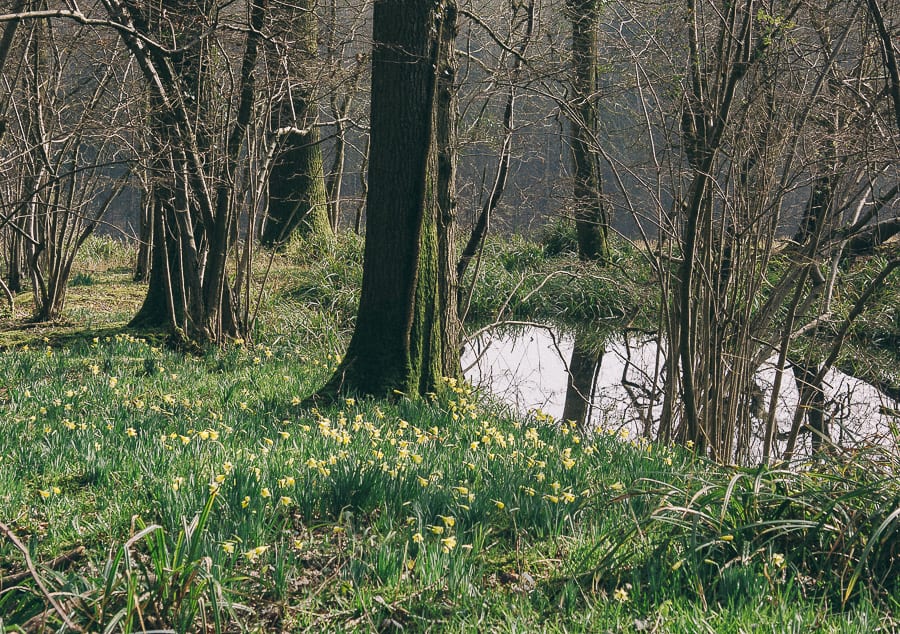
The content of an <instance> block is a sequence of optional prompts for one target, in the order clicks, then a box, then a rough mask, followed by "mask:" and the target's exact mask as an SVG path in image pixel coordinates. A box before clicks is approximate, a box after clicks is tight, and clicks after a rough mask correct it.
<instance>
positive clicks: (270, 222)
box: [260, 104, 331, 247]
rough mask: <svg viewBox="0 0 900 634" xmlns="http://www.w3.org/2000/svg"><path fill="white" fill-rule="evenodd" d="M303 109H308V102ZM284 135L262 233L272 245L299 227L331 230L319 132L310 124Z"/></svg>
mask: <svg viewBox="0 0 900 634" xmlns="http://www.w3.org/2000/svg"><path fill="white" fill-rule="evenodd" d="M295 110H296V111H298V112H299V111H300V110H301V108H298V107H297V106H295ZM302 110H305V111H308V110H309V106H308V104H304V105H303V106H302ZM283 136H284V138H283V140H282V141H281V145H282V148H281V150H280V151H279V152H278V155H277V157H276V158H275V160H274V162H273V164H272V172H271V175H270V176H269V214H268V217H267V219H266V223H265V226H264V227H263V231H262V235H261V236H260V242H262V243H263V244H264V245H265V246H268V247H273V246H277V245H280V244H283V243H284V242H286V241H287V240H288V239H289V238H290V237H291V234H292V233H293V232H294V230H296V229H299V230H300V231H302V232H303V233H305V234H310V233H319V234H321V233H326V234H327V233H331V226H330V225H329V223H328V200H327V197H326V195H325V177H324V174H323V171H322V150H321V147H320V145H319V132H318V130H317V129H315V128H313V127H309V128H307V129H306V131H305V133H303V134H301V133H300V132H298V131H291V132H288V133H286V134H284V135H283Z"/></svg>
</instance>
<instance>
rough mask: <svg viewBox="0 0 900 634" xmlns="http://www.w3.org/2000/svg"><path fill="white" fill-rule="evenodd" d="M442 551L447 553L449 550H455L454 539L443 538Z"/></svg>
mask: <svg viewBox="0 0 900 634" xmlns="http://www.w3.org/2000/svg"><path fill="white" fill-rule="evenodd" d="M441 546H442V550H443V551H444V552H445V553H449V552H450V551H451V550H453V549H454V548H456V538H455V537H454V536H453V535H451V536H450V537H445V538H443V539H442V540H441Z"/></svg>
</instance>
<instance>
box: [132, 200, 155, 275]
mask: <svg viewBox="0 0 900 634" xmlns="http://www.w3.org/2000/svg"><path fill="white" fill-rule="evenodd" d="M152 246H153V192H152V189H148V190H145V191H144V192H143V193H142V194H141V211H140V217H139V219H138V252H137V258H136V260H135V263H134V274H133V275H132V279H133V280H134V281H135V282H146V281H147V280H148V279H149V278H150V264H151V262H150V250H151V248H152Z"/></svg>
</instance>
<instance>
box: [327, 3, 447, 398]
mask: <svg viewBox="0 0 900 634" xmlns="http://www.w3.org/2000/svg"><path fill="white" fill-rule="evenodd" d="M455 18H456V10H455V5H454V4H453V3H452V2H443V3H439V4H431V3H422V2H418V1H417V0H385V1H383V2H379V3H377V4H376V5H375V8H374V16H373V35H374V42H375V44H374V50H373V54H372V93H371V94H372V101H371V156H370V162H369V179H368V180H369V194H368V198H367V212H366V213H367V222H366V226H367V230H366V245H365V260H364V264H363V283H362V294H361V297H360V305H359V312H358V315H357V321H356V328H355V330H354V333H353V337H352V338H351V341H350V345H349V347H348V349H347V353H346V354H345V355H344V360H343V361H342V362H341V365H340V367H339V368H338V369H337V371H336V372H335V374H334V376H333V377H332V378H331V380H330V381H329V382H328V384H327V385H326V386H325V387H324V388H322V390H321V391H320V392H319V395H320V396H323V397H331V396H334V395H336V394H337V393H339V392H351V393H353V392H358V393H362V394H371V395H377V396H385V395H390V394H391V393H392V392H393V391H394V390H398V391H401V392H404V393H407V394H422V393H424V392H427V391H430V390H432V389H433V388H434V387H435V385H437V384H438V382H439V381H440V377H441V375H442V374H443V373H444V370H445V368H444V367H442V366H444V364H445V363H446V362H447V360H449V359H450V358H452V357H451V352H450V351H449V350H446V348H450V349H451V350H452V354H453V355H455V354H458V349H457V345H456V344H457V342H456V341H451V340H450V338H452V337H455V336H456V335H455V334H454V333H455V330H450V331H448V332H450V333H451V334H450V335H449V336H448V335H446V334H443V331H444V328H445V327H447V326H451V327H452V324H447V323H445V322H444V319H445V318H446V317H448V316H452V315H454V314H455V307H454V306H453V305H452V298H453V296H454V294H455V289H452V288H451V286H452V280H451V279H449V278H448V276H449V275H450V274H451V271H452V266H450V265H451V264H453V260H452V258H450V257H449V256H450V255H451V254H448V253H446V254H445V253H442V250H444V249H447V248H449V245H450V244H451V243H452V240H448V238H450V237H452V236H451V234H450V233H449V226H448V225H452V203H448V202H446V201H450V200H451V199H452V196H451V192H449V191H446V192H443V193H442V192H439V191H437V190H439V189H441V188H446V187H448V186H449V183H450V181H451V180H452V174H453V167H452V160H453V159H452V152H451V151H449V150H445V151H444V152H441V148H449V147H450V143H449V139H450V138H451V137H452V131H448V130H447V129H445V128H444V127H443V125H444V123H445V122H444V121H440V117H439V112H440V111H441V110H443V109H444V108H445V107H446V106H441V105H440V104H442V103H449V102H448V101H446V100H447V99H448V93H446V92H445V90H447V89H448V84H449V82H450V81H452V79H446V80H445V81H444V82H438V80H437V77H436V75H437V74H443V70H446V69H450V68H452V65H449V66H448V64H451V62H450V61H449V60H450V59H451V58H450V52H451V46H452V38H453V35H454V34H455V31H456V28H455ZM451 101H452V100H451ZM436 119H438V120H437V121H436ZM447 161H449V164H448V163H447ZM435 171H437V173H435ZM442 174H443V176H442ZM442 201H444V203H443V204H444V205H445V208H444V209H441V204H442ZM455 363H458V361H455Z"/></svg>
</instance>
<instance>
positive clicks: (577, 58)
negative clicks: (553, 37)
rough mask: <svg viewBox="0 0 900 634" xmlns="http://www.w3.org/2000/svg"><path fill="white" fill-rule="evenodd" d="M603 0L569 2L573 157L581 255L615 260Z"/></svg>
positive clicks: (602, 260) (576, 227)
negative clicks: (601, 154)
mask: <svg viewBox="0 0 900 634" xmlns="http://www.w3.org/2000/svg"><path fill="white" fill-rule="evenodd" d="M600 6H601V3H600V0H568V2H567V8H568V11H569V15H570V19H571V20H572V88H573V93H574V98H575V101H574V103H573V104H572V113H573V114H572V117H571V119H572V154H573V157H574V159H575V188H574V205H575V229H576V233H577V238H578V255H579V257H580V258H581V259H582V260H599V261H601V262H605V261H606V260H608V259H609V246H608V244H607V230H608V225H609V220H608V218H607V211H606V207H605V205H604V202H603V187H602V181H601V178H600V161H599V159H598V155H597V152H596V150H595V149H594V146H595V144H596V143H597V139H598V136H597V133H598V131H599V116H598V114H597V97H598V92H599V84H598V81H597V65H598V64H599V47H598V42H597V35H598V25H599V21H600Z"/></svg>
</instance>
